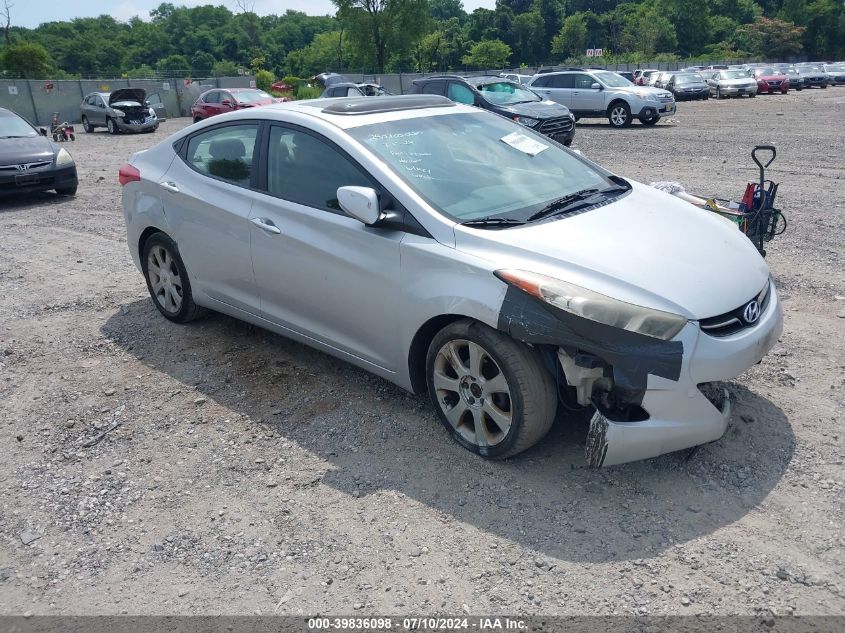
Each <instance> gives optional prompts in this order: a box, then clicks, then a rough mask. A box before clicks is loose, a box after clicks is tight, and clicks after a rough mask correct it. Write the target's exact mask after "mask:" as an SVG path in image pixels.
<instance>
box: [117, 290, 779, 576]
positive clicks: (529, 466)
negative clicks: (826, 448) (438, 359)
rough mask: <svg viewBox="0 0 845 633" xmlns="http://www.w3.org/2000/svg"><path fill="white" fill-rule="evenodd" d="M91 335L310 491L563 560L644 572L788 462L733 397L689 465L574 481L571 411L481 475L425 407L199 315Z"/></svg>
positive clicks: (127, 319)
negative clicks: (221, 416) (413, 509)
mask: <svg viewBox="0 0 845 633" xmlns="http://www.w3.org/2000/svg"><path fill="white" fill-rule="evenodd" d="M101 331H102V333H103V335H104V336H105V337H106V338H108V339H109V340H111V341H112V342H113V343H114V344H116V345H117V346H118V347H119V348H120V349H123V350H125V352H127V353H129V354H132V355H134V356H135V357H136V358H137V359H138V360H139V361H140V362H142V363H143V364H145V365H146V366H148V367H149V368H150V369H151V370H152V371H154V372H160V373H162V374H166V375H168V376H170V377H172V378H174V379H176V380H177V381H179V382H181V383H183V384H185V385H187V386H188V387H191V388H193V389H195V390H196V392H197V394H198V395H202V396H204V397H206V398H208V400H213V401H215V402H217V403H219V404H220V405H222V406H225V407H227V408H229V409H231V410H232V411H234V412H237V413H240V414H243V415H248V416H249V417H250V419H251V420H252V421H253V423H254V424H256V425H260V431H261V432H262V433H263V434H265V435H269V436H271V438H272V439H270V440H264V442H266V445H265V446H264V447H263V448H264V449H265V450H269V451H272V450H273V448H274V446H273V445H274V444H277V445H278V451H279V453H280V455H281V454H282V452H283V451H284V448H283V447H282V445H283V444H284V443H286V442H291V441H293V442H296V443H297V444H298V445H299V446H301V447H303V448H304V449H307V450H308V451H310V452H312V453H313V454H315V455H317V456H319V457H320V458H322V459H324V460H326V461H327V462H329V464H330V466H329V467H328V470H327V471H326V472H325V473H324V474H323V475H322V476H321V478H320V481H321V483H322V484H324V485H329V486H332V487H334V488H336V489H337V490H340V491H343V492H345V493H348V494H350V495H352V494H353V493H355V496H359V495H361V496H366V495H368V494H372V493H374V492H376V491H378V490H394V491H396V492H398V493H401V494H403V495H405V496H407V497H409V498H411V499H414V500H416V501H417V502H420V503H423V504H426V505H427V506H428V507H430V508H431V509H432V510H434V511H435V515H434V516H433V518H436V516H437V513H442V514H445V515H447V516H449V517H451V518H452V519H455V520H457V521H459V522H463V523H465V524H469V525H473V526H476V527H477V528H479V529H481V530H483V531H485V532H487V533H489V534H491V535H494V536H497V537H501V538H505V539H510V540H511V541H513V542H516V543H519V544H521V545H522V546H524V547H527V548H531V549H533V550H535V551H536V552H538V555H544V556H553V557H556V558H560V559H564V560H572V561H586V562H603V561H611V560H620V559H621V560H626V559H638V558H648V557H651V556H655V555H657V554H659V553H660V552H661V551H664V550H665V549H667V548H670V547H673V546H675V545H682V544H683V543H686V542H688V541H690V540H692V539H696V538H698V537H701V536H703V535H706V534H710V533H712V532H714V531H716V530H718V529H720V528H723V527H725V526H727V525H730V524H732V523H734V522H735V521H737V520H739V519H741V518H742V517H743V516H744V515H745V514H746V513H747V512H749V510H751V509H752V508H754V507H755V506H757V505H758V504H760V503H761V502H762V501H763V500H764V499H765V498H766V496H767V495H768V493H769V492H770V491H771V490H772V488H773V487H774V486H775V485H776V484H777V483H778V481H779V480H780V479H781V477H782V475H783V473H784V471H785V469H786V468H787V465H788V464H789V461H790V459H791V456H792V454H793V451H794V436H793V433H792V430H791V428H790V425H789V422H788V420H787V418H786V416H785V415H784V413H783V412H782V411H781V410H780V409H779V408H777V407H776V406H775V405H773V404H772V403H771V402H770V401H768V400H766V399H765V398H762V397H760V396H759V395H757V394H755V393H753V392H751V391H749V390H747V389H745V388H744V387H741V386H739V385H736V384H733V383H732V384H731V385H730V386H729V389H730V390H731V392H732V396H733V397H734V399H735V405H734V414H733V419H732V424H731V427H730V428H729V430H728V432H727V433H726V434H725V436H724V437H723V438H722V439H721V440H719V441H717V442H715V443H712V444H709V445H706V446H703V447H700V448H699V449H698V450H696V451H694V452H691V451H684V452H679V453H674V454H670V455H664V456H661V457H659V458H655V459H651V460H646V461H643V462H637V463H633V464H625V465H621V466H615V467H611V468H606V469H600V470H591V469H588V468H586V466H585V463H584V459H583V444H584V439H585V436H586V431H587V424H588V419H589V415H588V414H585V413H581V414H576V415H574V416H572V417H571V418H566V416H559V419H558V420H557V421H556V424H555V426H554V427H553V429H552V431H551V433H550V434H549V435H548V436H547V437H546V438H545V439H544V440H543V441H542V442H541V443H540V444H539V445H538V446H536V447H534V448H533V449H531V450H529V451H527V452H525V453H523V454H521V455H519V456H517V457H515V458H513V459H511V460H508V461H504V462H489V461H486V460H484V459H482V458H480V457H477V456H475V455H472V454H470V453H468V452H466V451H465V450H463V449H462V448H460V447H459V446H457V444H455V443H454V442H453V441H452V440H451V438H450V437H449V436H448V435H447V433H446V432H445V430H444V429H443V428H442V427H441V425H440V423H439V421H438V419H437V418H436V416H435V414H434V412H433V410H432V408H431V406H430V405H429V404H428V401H427V399H426V398H424V397H422V396H413V395H410V394H407V393H406V392H404V391H403V390H401V389H399V388H397V387H395V386H393V385H392V384H390V383H388V382H386V381H384V380H382V379H380V378H377V377H375V376H372V375H371V374H368V373H366V372H364V371H362V370H359V369H357V368H355V367H353V366H351V365H349V364H347V363H345V362H343V361H339V360H337V359H334V358H332V357H330V356H327V355H325V354H323V353H321V352H318V351H315V350H313V349H310V348H307V347H305V346H303V345H300V344H298V343H296V342H293V341H291V340H289V339H286V338H284V337H282V336H277V335H275V334H273V333H270V332H267V331H264V330H262V329H260V328H255V327H253V326H250V325H248V324H246V323H243V322H241V321H238V320H235V319H231V318H229V317H226V316H223V315H219V314H213V313H212V314H210V315H209V316H207V317H206V318H205V319H203V320H200V321H197V322H194V323H192V324H190V325H187V326H179V325H175V324H172V323H169V322H167V321H165V320H164V319H163V318H162V317H161V316H160V315H159V314H158V312H156V310H155V308H154V307H153V306H152V304H151V302H150V301H148V300H139V301H135V302H133V303H131V304H128V305H125V306H123V308H122V309H121V310H120V311H118V312H116V313H115V314H113V315H112V316H111V317H109V318H108V320H107V321H106V322H105V323H104V324H103V326H102V327H101ZM154 383H155V381H153V382H151V383H150V384H154ZM151 397H152V395H151ZM193 397H194V396H190V398H193ZM187 402H188V403H190V402H191V401H190V400H188V401H187ZM191 406H193V405H191ZM145 423H146V421H145V420H144V419H142V418H139V419H137V424H145ZM260 485H262V484H260V483H258V476H257V475H256V486H260ZM479 545H482V546H483V544H479Z"/></svg>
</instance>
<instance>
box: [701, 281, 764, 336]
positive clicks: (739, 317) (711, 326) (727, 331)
mask: <svg viewBox="0 0 845 633" xmlns="http://www.w3.org/2000/svg"><path fill="white" fill-rule="evenodd" d="M770 287H771V282H767V283H766V287H765V288H763V290H761V291H760V293H759V294H758V295H757V296H756V297H752V298H751V299H749V300H748V301H746V302H745V303H743V304H742V305H741V306H739V307H738V308H734V309H733V310H731V311H730V312H725V313H724V314H720V315H717V316H714V317H709V318H706V319H701V320H700V321H699V322H698V326H699V327H700V328H701V331H702V332H704V333H705V334H708V335H710V336H716V337H721V336H730V335H731V334H736V333H737V332H741V331H742V330H744V329H746V328H750V327H754V326H755V325H757V324H758V323H759V322H760V320H761V319H762V318H763V316H764V315H765V314H766V308H768V306H769V299H770V298H771V294H772V293H771V292H769V290H770ZM754 299H756V300H757V303H759V304H760V316H759V318H758V319H757V320H756V321H755V322H754V323H747V322H746V321H745V319H744V317H743V312H744V311H745V306H747V305H748V303H749V302H750V301H753V300H754Z"/></svg>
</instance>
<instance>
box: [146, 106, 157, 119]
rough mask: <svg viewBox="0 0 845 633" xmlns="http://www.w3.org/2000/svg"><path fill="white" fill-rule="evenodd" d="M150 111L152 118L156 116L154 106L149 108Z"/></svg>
mask: <svg viewBox="0 0 845 633" xmlns="http://www.w3.org/2000/svg"><path fill="white" fill-rule="evenodd" d="M148 112H149V113H150V116H151V117H152V118H156V111H155V110H153V109H152V108H150V109H149V110H148Z"/></svg>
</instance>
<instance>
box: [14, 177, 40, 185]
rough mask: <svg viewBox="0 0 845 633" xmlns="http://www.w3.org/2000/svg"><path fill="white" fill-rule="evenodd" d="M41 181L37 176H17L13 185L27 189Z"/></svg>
mask: <svg viewBox="0 0 845 633" xmlns="http://www.w3.org/2000/svg"><path fill="white" fill-rule="evenodd" d="M40 181H41V178H39V177H38V174H19V175H17V176H15V184H16V185H17V186H18V187H27V186H30V185H37V184H38V183H39V182H40Z"/></svg>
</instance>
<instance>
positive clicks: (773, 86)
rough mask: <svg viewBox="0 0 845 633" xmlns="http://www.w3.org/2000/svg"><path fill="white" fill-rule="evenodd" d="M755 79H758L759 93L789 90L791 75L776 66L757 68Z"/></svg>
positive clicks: (785, 91)
mask: <svg viewBox="0 0 845 633" xmlns="http://www.w3.org/2000/svg"><path fill="white" fill-rule="evenodd" d="M754 79H755V80H756V81H757V94H764V93H771V92H780V93H782V94H786V93H787V92H789V77H787V76H786V75H784V74H783V73H782V72H780V71H779V70H775V69H774V68H755V69H754Z"/></svg>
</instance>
